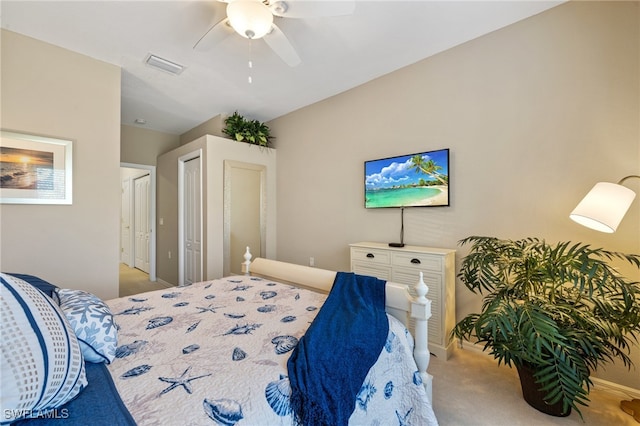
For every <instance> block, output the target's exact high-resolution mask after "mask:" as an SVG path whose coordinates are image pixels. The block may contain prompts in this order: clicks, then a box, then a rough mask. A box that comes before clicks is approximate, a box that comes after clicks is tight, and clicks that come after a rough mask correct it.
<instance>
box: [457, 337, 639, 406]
mask: <svg viewBox="0 0 640 426" xmlns="http://www.w3.org/2000/svg"><path fill="white" fill-rule="evenodd" d="M483 347H484V346H483V345H482V344H478V343H472V342H469V341H466V340H465V341H463V342H460V341H459V342H458V343H457V344H456V349H457V350H469V351H470V352H475V353H479V354H482V355H484V356H487V357H490V355H489V354H488V353H487V352H484V351H483V350H482V348H483ZM591 381H592V382H593V389H598V390H601V391H603V392H607V393H609V394H611V395H615V396H616V397H619V398H623V399H633V398H637V399H640V389H635V388H630V387H628V386H625V385H621V384H618V383H614V382H610V381H608V380H604V379H600V378H598V377H593V376H591Z"/></svg>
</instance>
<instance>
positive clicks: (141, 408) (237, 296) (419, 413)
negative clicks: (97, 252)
mask: <svg viewBox="0 0 640 426" xmlns="http://www.w3.org/2000/svg"><path fill="white" fill-rule="evenodd" d="M325 298H326V296H325V295H322V294H319V293H315V292H312V291H309V290H304V289H299V288H296V287H293V286H290V285H285V284H280V283H276V282H273V281H269V280H264V279H261V278H256V277H243V276H238V277H230V278H222V279H219V280H213V281H208V282H203V283H196V284H193V285H191V286H188V287H180V288H172V289H165V290H158V291H154V292H150V293H142V294H139V295H135V296H131V297H123V298H119V299H113V300H110V301H107V304H108V305H109V307H110V308H111V311H112V313H113V314H114V318H115V322H116V324H117V326H118V328H119V331H118V348H117V351H116V358H115V359H114V361H113V362H112V363H111V364H110V365H108V368H109V371H110V372H111V375H112V376H113V379H114V382H115V384H116V387H117V389H118V392H119V394H120V396H121V398H122V400H123V401H124V403H125V405H126V406H127V408H128V409H129V411H130V412H131V414H132V416H133V418H134V419H135V420H136V422H137V423H138V424H140V425H156V424H163V425H215V424H222V425H234V424H238V425H251V426H253V425H291V424H293V418H292V415H291V412H290V409H289V405H288V393H289V383H288V380H287V376H286V374H287V360H288V359H289V356H290V353H291V351H292V350H293V348H294V347H295V345H296V344H297V342H298V339H299V338H300V337H301V336H302V335H303V334H304V332H305V330H306V329H307V327H308V326H309V324H310V323H311V321H313V319H314V318H315V315H316V313H317V312H318V309H319V308H320V307H321V305H322V303H323V302H324V300H325ZM412 350H413V339H412V337H411V335H410V334H409V333H408V331H407V330H406V329H405V328H404V326H403V325H402V324H401V323H400V322H399V321H397V320H396V319H395V318H393V317H390V328H389V336H388V338H387V342H386V344H385V347H384V348H383V350H382V351H381V354H380V358H379V359H378V361H377V362H376V364H375V365H374V366H373V367H372V368H371V370H370V371H369V375H368V376H367V378H366V379H365V382H364V383H363V385H362V388H361V390H360V393H359V394H358V398H357V401H356V403H355V404H354V412H353V414H352V415H351V418H350V424H354V425H382V424H384V425H437V421H436V419H435V415H434V414H433V410H432V407H431V404H430V403H429V402H428V400H427V397H426V392H425V390H424V387H423V386H422V383H421V381H420V376H419V375H418V374H417V367H416V365H415V361H414V360H413V357H412V355H411V354H412ZM336 356H342V357H345V358H347V359H348V358H349V354H336ZM356 362H357V360H356Z"/></svg>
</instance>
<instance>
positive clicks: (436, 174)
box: [410, 154, 447, 185]
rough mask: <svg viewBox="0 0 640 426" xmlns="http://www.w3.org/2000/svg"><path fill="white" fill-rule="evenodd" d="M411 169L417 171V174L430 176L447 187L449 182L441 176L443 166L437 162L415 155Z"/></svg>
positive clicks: (412, 158)
mask: <svg viewBox="0 0 640 426" xmlns="http://www.w3.org/2000/svg"><path fill="white" fill-rule="evenodd" d="M410 168H411V169H415V171H416V173H424V174H426V175H429V176H431V177H433V178H435V179H437V180H438V181H440V183H442V184H443V185H447V181H446V180H445V179H444V178H443V176H442V175H441V174H440V170H442V167H441V166H438V165H437V164H436V162H435V161H433V160H431V159H429V160H425V159H424V157H423V156H422V155H419V154H418V155H414V156H413V157H411V167H410Z"/></svg>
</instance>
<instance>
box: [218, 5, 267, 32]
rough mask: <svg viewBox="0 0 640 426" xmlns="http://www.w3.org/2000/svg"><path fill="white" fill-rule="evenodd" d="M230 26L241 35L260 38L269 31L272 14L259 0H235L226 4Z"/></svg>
mask: <svg viewBox="0 0 640 426" xmlns="http://www.w3.org/2000/svg"><path fill="white" fill-rule="evenodd" d="M227 17H228V18H229V23H230V24H231V27H233V29H234V30H235V31H236V32H237V33H238V34H240V35H241V36H243V37H246V38H249V39H258V38H262V37H264V36H265V35H267V34H268V33H269V31H271V25H272V24H273V14H272V13H271V11H270V10H269V8H268V7H267V6H266V5H265V4H264V3H262V2H261V1H260V0H235V1H232V2H230V3H229V4H228V5H227Z"/></svg>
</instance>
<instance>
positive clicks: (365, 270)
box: [351, 261, 391, 281]
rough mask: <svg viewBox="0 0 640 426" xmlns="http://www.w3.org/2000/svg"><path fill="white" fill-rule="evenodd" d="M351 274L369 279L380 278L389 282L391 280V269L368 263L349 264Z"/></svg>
mask: <svg viewBox="0 0 640 426" xmlns="http://www.w3.org/2000/svg"><path fill="white" fill-rule="evenodd" d="M351 272H355V273H356V274H360V275H369V276H370V277H376V278H380V279H381V280H385V281H389V280H390V279H391V267H390V266H388V265H387V266H385V265H378V264H375V263H370V262H356V261H354V262H351Z"/></svg>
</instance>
